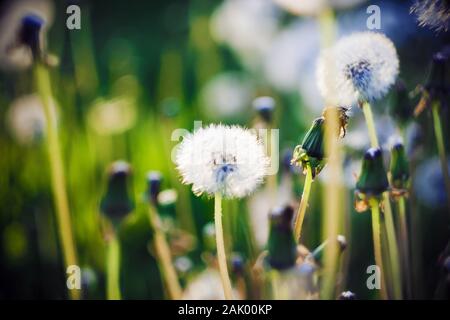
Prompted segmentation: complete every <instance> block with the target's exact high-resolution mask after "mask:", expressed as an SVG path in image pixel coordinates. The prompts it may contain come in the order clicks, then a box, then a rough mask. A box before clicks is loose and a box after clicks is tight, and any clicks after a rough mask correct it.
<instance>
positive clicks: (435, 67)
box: [414, 47, 450, 116]
mask: <svg viewBox="0 0 450 320" xmlns="http://www.w3.org/2000/svg"><path fill="white" fill-rule="evenodd" d="M449 57H450V47H445V48H444V49H443V50H441V51H439V52H437V53H435V54H434V55H433V58H432V61H431V67H430V73H429V74H428V79H427V82H426V84H425V85H424V86H423V88H422V97H421V99H420V101H419V103H418V104H417V106H416V108H415V110H414V115H415V116H418V115H419V114H420V113H422V111H424V110H425V109H426V108H430V107H431V105H432V104H433V103H437V104H438V106H439V107H440V108H447V107H448V100H449V99H450V76H449V74H450V62H449Z"/></svg>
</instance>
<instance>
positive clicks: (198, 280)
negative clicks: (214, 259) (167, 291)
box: [182, 268, 242, 300]
mask: <svg viewBox="0 0 450 320" xmlns="http://www.w3.org/2000/svg"><path fill="white" fill-rule="evenodd" d="M233 296H234V297H236V298H237V299H240V298H242V297H241V295H240V294H239V292H238V291H237V290H235V289H234V290H233ZM182 299H183V300H224V299H225V296H224V293H223V287H222V282H221V280H220V274H219V272H218V271H216V270H215V269H212V268H208V269H206V270H204V271H203V272H201V273H200V274H199V275H197V276H196V277H195V278H194V279H192V280H191V281H190V282H189V283H188V284H187V286H186V289H185V290H184V292H183V296H182Z"/></svg>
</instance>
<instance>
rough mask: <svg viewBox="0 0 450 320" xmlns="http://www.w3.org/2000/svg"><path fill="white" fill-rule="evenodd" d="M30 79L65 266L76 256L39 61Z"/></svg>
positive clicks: (75, 293) (47, 86)
mask: <svg viewBox="0 0 450 320" xmlns="http://www.w3.org/2000/svg"><path fill="white" fill-rule="evenodd" d="M34 81H35V85H36V90H37V92H38V94H39V96H40V98H41V102H42V105H43V108H44V113H45V118H46V129H47V130H46V133H47V152H48V157H49V162H50V174H51V184H52V193H53V201H54V205H55V213H56V221H57V225H58V236H59V240H60V243H61V248H62V252H63V258H64V264H65V267H66V268H67V267H68V266H71V265H77V255H76V249H75V243H74V240H73V235H72V224H71V221H70V210H69V202H68V199H67V191H66V182H65V176H64V166H63V161H62V156H61V146H60V143H59V139H58V132H57V127H56V126H57V125H56V114H55V110H54V107H55V106H54V101H53V98H52V90H51V82H50V75H49V73H48V70H47V69H46V67H45V66H44V65H43V64H42V63H40V62H37V63H36V65H35V67H34ZM69 295H70V298H71V299H75V300H76V299H79V298H80V290H76V289H73V290H69Z"/></svg>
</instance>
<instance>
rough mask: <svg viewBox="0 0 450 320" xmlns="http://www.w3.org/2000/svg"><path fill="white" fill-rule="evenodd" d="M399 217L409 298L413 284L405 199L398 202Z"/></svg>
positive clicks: (404, 276) (401, 198)
mask: <svg viewBox="0 0 450 320" xmlns="http://www.w3.org/2000/svg"><path fill="white" fill-rule="evenodd" d="M397 205H398V215H399V218H400V239H401V243H402V260H403V261H402V262H403V278H404V280H405V284H406V292H407V295H408V297H409V298H410V297H411V283H410V280H411V279H410V276H411V272H410V267H409V266H410V261H409V237H408V223H407V221H406V203H405V197H400V199H398V202H397Z"/></svg>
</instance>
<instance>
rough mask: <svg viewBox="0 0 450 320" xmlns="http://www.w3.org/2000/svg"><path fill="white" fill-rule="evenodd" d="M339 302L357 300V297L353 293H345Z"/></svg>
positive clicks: (340, 296)
mask: <svg viewBox="0 0 450 320" xmlns="http://www.w3.org/2000/svg"><path fill="white" fill-rule="evenodd" d="M338 300H356V295H355V294H354V293H353V292H351V291H344V292H342V293H341V294H340V295H339V298H338Z"/></svg>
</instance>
